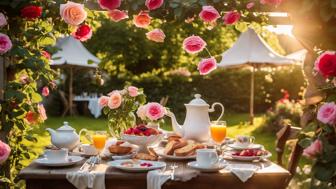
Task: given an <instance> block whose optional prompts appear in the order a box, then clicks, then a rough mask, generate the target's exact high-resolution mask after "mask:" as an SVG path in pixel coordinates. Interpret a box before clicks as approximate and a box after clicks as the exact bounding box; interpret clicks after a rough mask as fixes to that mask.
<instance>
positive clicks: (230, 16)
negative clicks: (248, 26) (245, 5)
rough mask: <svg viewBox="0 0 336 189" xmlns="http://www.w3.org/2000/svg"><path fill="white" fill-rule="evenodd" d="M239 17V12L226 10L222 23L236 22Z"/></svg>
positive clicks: (230, 23)
mask: <svg viewBox="0 0 336 189" xmlns="http://www.w3.org/2000/svg"><path fill="white" fill-rule="evenodd" d="M239 19H240V13H239V12H237V11H230V12H227V13H226V14H225V15H224V17H223V21H224V24H227V25H232V24H235V23H236V22H238V20H239Z"/></svg>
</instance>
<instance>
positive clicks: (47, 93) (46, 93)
mask: <svg viewBox="0 0 336 189" xmlns="http://www.w3.org/2000/svg"><path fill="white" fill-rule="evenodd" d="M42 95H43V96H49V88H48V87H47V86H45V87H43V88H42Z"/></svg>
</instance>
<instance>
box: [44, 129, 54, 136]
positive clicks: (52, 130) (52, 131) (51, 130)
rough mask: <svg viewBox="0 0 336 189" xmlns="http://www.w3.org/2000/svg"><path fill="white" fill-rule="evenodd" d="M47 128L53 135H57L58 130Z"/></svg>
mask: <svg viewBox="0 0 336 189" xmlns="http://www.w3.org/2000/svg"><path fill="white" fill-rule="evenodd" d="M46 130H47V131H48V132H49V133H50V135H51V136H55V135H56V131H55V130H54V129H52V128H46Z"/></svg>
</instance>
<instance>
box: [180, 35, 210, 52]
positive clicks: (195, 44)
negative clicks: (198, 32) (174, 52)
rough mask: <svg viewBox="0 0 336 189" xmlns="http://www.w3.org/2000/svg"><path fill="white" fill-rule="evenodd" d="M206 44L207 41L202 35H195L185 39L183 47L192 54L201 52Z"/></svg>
mask: <svg viewBox="0 0 336 189" xmlns="http://www.w3.org/2000/svg"><path fill="white" fill-rule="evenodd" d="M206 45H207V44H206V42H205V41H204V40H203V39H202V38H201V37H199V36H195V35H192V36H190V37H187V38H185V39H184V40H183V49H184V50H185V51H187V52H188V53H191V54H195V53H198V52H201V51H202V50H203V49H204V48H205V46H206Z"/></svg>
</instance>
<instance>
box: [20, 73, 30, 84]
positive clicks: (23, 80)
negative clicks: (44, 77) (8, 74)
mask: <svg viewBox="0 0 336 189" xmlns="http://www.w3.org/2000/svg"><path fill="white" fill-rule="evenodd" d="M19 80H20V83H21V84H27V83H29V77H28V76H27V75H21V76H20V78H19Z"/></svg>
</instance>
